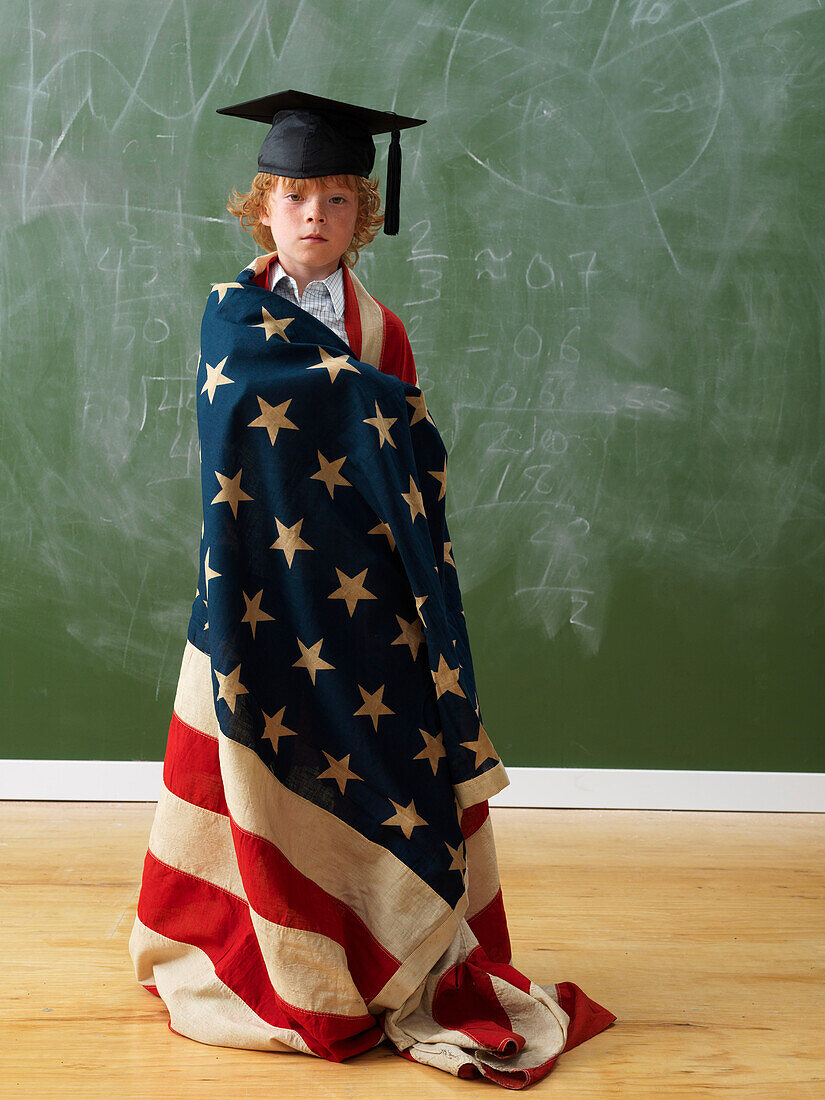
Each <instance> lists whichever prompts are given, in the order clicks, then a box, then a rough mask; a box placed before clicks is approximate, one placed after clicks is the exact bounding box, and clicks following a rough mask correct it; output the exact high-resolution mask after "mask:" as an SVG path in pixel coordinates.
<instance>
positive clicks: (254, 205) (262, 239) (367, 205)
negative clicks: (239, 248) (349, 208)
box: [226, 172, 384, 267]
mask: <svg viewBox="0 0 825 1100" xmlns="http://www.w3.org/2000/svg"><path fill="white" fill-rule="evenodd" d="M320 178H321V180H322V181H323V182H324V183H326V184H328V185H329V186H331V187H336V186H337V187H349V189H350V190H351V191H354V192H355V194H356V196H357V198H358V214H357V216H356V219H355V230H354V232H353V234H352V240H351V241H350V244H349V247H348V248H347V250H346V252H345V253H344V255H343V256H342V257H341V258H342V260H343V262H344V263H345V264H346V265H347V267H354V266H355V264H356V263H357V262H358V253H359V252H360V251H361V249H362V248H363V247H364V245H365V244H370V243H371V242H372V241H373V240H374V239H375V235H376V234H377V232H378V230H379V229H380V228H381V226H382V225H383V224H384V215H383V214H382V213H381V196H380V194H379V193H378V179H377V178H373V179H365V178H364V177H363V176H354V175H343V176H321V177H320ZM279 181H283V184H284V187H285V188H287V189H289V190H290V191H295V192H296V193H297V194H299V195H301V194H303V189H304V186H305V185H306V180H303V179H291V178H290V177H288V176H275V175H272V173H271V172H258V174H257V175H256V176H255V178H254V179H253V180H252V185H251V186H250V188H249V190H248V191H246V192H239V191H237V190H235V189H234V188H233V189H232V194H231V195H230V196H229V202H228V203H227V204H226V209H227V210H228V211H229V213H230V214H234V216H235V217H236V218H238V219H239V221H240V223H241V226H242V228H243V229H245V230H246V232H247V233H250V234H251V235H252V238H253V240H254V241H255V242H256V244H259V245H260V246H261V248H263V249H265V250H266V251H267V252H274V251H275V249H276V247H277V245H276V243H275V239H274V238H273V236H272V231H271V230H270V228H269V226H268V225H264V224H263V222H262V221H261V213H262V212H265V210H266V200H267V197H268V195H269V192H270V191H271V190H272V189H273V188H274V187H276V186H277V185H278V182H279Z"/></svg>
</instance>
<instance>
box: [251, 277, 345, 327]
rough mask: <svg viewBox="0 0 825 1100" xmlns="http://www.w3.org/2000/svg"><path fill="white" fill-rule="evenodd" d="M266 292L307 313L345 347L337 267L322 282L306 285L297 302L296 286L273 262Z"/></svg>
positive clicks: (342, 292)
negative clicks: (301, 296)
mask: <svg viewBox="0 0 825 1100" xmlns="http://www.w3.org/2000/svg"><path fill="white" fill-rule="evenodd" d="M269 289H270V290H272V291H274V292H275V293H276V294H280V296H281V297H282V298H286V300H287V301H288V302H292V303H293V305H296V306H300V307H301V309H305V310H306V311H307V313H311V314H312V316H313V317H316V318H317V319H318V320H319V321H321V323H322V324H325V325H326V326H327V328H331V329H332V331H333V332H334V333H335V334H336V336H340V337H341V339H342V340H343V341H344V343H345V344H346V343H348V339H347V329H346V326H345V324H344V276H343V273H342V271H341V268H340V267H337V268H336V269H335V271H333V273H332V274H331V275H328V276H327V277H326V279H324V280H323V281H320V280H314V281H313V282H311V283H308V284H307V286H306V289H305V290H304V295H303V298H300V297H299V296H298V284H297V283H296V282H295V280H294V279H293V278H292V276H291V275H287V273H286V272H285V271H284V269H283V268H282V267H281V265H280V263H279V262H278V261H277V260H276V261H275V263H274V264H273V265H272V267H271V268H270V275H269Z"/></svg>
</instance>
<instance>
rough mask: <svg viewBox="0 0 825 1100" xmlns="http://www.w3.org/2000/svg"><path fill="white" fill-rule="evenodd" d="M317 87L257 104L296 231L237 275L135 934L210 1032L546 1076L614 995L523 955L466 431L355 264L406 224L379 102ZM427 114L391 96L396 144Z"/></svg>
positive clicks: (180, 1017) (207, 368) (250, 210)
mask: <svg viewBox="0 0 825 1100" xmlns="http://www.w3.org/2000/svg"><path fill="white" fill-rule="evenodd" d="M296 97H298V98H297V100H296ZM307 98H308V99H310V100H314V98H315V97H301V96H298V93H281V95H279V96H276V97H267V99H266V100H265V101H264V106H263V107H262V108H253V110H252V114H251V115H250V114H247V115H246V117H258V114H257V113H256V112H257V111H258V110H259V109H260V110H261V111H262V112H263V113H262V116H261V117H262V118H263V120H265V121H270V120H271V128H270V131H269V133H268V135H267V139H266V140H265V141H264V145H263V148H262V150H261V154H260V156H259V158H258V167H259V168H260V169H261V170H262V172H261V175H259V176H256V182H254V183H253V187H252V189H251V191H250V193H249V194H248V195H246V196H237V197H236V198H235V199H234V200H233V202H234V204H235V208H236V209H235V212H238V211H239V212H240V213H239V214H238V216H240V217H241V218H242V224H243V219H244V218H245V219H247V224H248V226H249V227H250V228H252V230H253V231H254V232H255V233H256V234H258V235H259V239H260V241H261V243H263V244H264V246H265V247H270V246H271V245H275V244H276V243H277V252H276V251H274V250H273V252H271V253H270V254H269V255H265V256H261V257H258V258H257V259H256V260H254V261H253V262H252V263H251V264H250V265H249V266H248V267H246V268H244V270H243V271H241V272H240V273H239V274H238V277H237V280H236V281H234V282H230V283H218V284H215V285H214V286H213V288H212V291H211V293H210V294H209V295H208V297H207V304H206V309H205V311H204V317H203V322H202V325H201V355H200V360H199V364H198V378H197V386H198V398H197V413H198V431H199V437H200V455H201V488H202V499H203V517H204V524H203V528H202V538H201V554H200V570H199V579H198V591H197V593H196V598H195V601H194V603H193V606H192V613H191V617H190V621H189V629H188V631H187V642H186V646H185V650H184V655H183V661H182V665H181V673H180V678H179V681H178V689H177V694H176V697H175V704H174V710H173V715H172V720H171V723H170V727H169V738H168V742H167V747H166V754H165V758H164V770H163V784H162V787H161V792H160V797H159V799H158V807H157V811H156V815H155V820H154V824H153V827H152V833H151V836H150V840H149V850H148V851H147V854H146V859H145V862H144V870H143V880H142V884H141V890H140V896H139V899H138V908H137V914H136V918H135V923H134V927H133V930H132V936H131V939H130V944H129V948H130V953H131V956H132V960H133V963H134V966H135V974H136V977H137V979H138V981H140V982H141V983H142V984H143V985H144V987H145V988H146V989H148V990H150V991H151V992H152V993H154V994H156V995H157V996H159V997H161V998H162V999H163V1001H164V1002H165V1004H166V1006H167V1008H168V1009H169V1014H170V1024H169V1026H170V1028H171V1029H172V1030H173V1031H175V1032H176V1033H178V1034H181V1035H185V1036H188V1037H189V1038H191V1039H195V1040H197V1041H199V1042H202V1043H210V1044H213V1045H218V1046H235V1047H245V1048H250V1049H256V1050H269V1051H290V1050H293V1051H294V1050H298V1051H301V1052H303V1053H305V1054H312V1055H315V1056H316V1057H319V1058H325V1059H328V1060H330V1061H336V1062H340V1061H342V1060H344V1059H345V1058H349V1057H351V1056H353V1055H355V1054H359V1053H361V1052H363V1051H366V1050H370V1049H371V1048H373V1047H375V1046H377V1045H378V1044H379V1043H381V1042H384V1041H389V1043H390V1044H391V1046H392V1048H393V1049H394V1050H395V1051H397V1053H398V1054H400V1055H402V1056H403V1057H405V1058H407V1059H408V1060H410V1061H417V1062H421V1063H423V1064H425V1065H430V1066H433V1067H435V1068H438V1069H441V1070H444V1071H445V1072H447V1073H451V1074H454V1075H456V1076H460V1077H468V1076H479V1075H483V1076H484V1077H486V1078H488V1079H489V1080H492V1081H494V1082H496V1083H497V1084H500V1085H503V1086H505V1087H508V1088H522V1087H524V1086H525V1085H527V1084H530V1083H531V1082H532V1081H534V1080H537V1079H538V1078H539V1077H543V1076H545V1075H546V1073H548V1072H549V1070H550V1068H551V1066H552V1065H553V1062H554V1061H555V1059H556V1057H557V1056H558V1054H560V1053H561V1051H562V1050H565V1049H567V1050H569V1049H570V1048H571V1047H572V1046H575V1045H576V1044H577V1043H580V1042H583V1041H584V1039H587V1038H589V1037H590V1036H592V1035H595V1034H596V1033H597V1032H598V1031H601V1030H602V1029H603V1028H605V1027H607V1026H608V1024H609V1023H611V1022H612V1021H613V1020H614V1019H615V1016H614V1015H613V1014H612V1013H610V1012H608V1011H607V1010H606V1009H603V1008H602V1007H601V1006H599V1005H597V1004H596V1002H595V1001H591V1000H590V999H589V998H587V997H586V995H585V994H584V993H583V992H582V991H581V990H580V989H579V988H578V987H577V986H575V985H573V984H572V983H568V982H565V983H561V984H560V985H558V986H539V985H536V984H535V983H533V982H531V981H530V979H529V978H528V977H527V976H526V975H524V974H521V973H520V972H519V971H518V970H517V969H515V968H514V967H513V966H512V965H511V962H510V958H511V949H510V940H509V933H508V928H507V919H506V914H505V912H504V907H503V902H502V898H501V890H500V883H499V877H498V866H497V862H496V851H495V844H494V838H493V832H492V824H491V821H490V816H489V808H488V799H489V798H491V797H492V796H493V795H495V794H497V793H498V792H499V791H501V790H503V789H504V788H505V787H506V786H507V785H508V783H509V778H508V776H507V773H506V771H505V769H504V766H503V764H502V762H501V760H500V759H499V757H498V755H497V753H496V751H495V749H494V747H493V745H492V742H491V741H490V739H489V737H488V735H487V733H486V731H485V730H484V727H483V725H482V718H481V709H480V705H479V701H478V696H477V693H476V689H475V678H474V671H473V663H472V656H471V653H470V646H469V639H468V636H467V631H466V626H465V623H464V615H463V609H462V604H461V593H460V588H459V583H458V574H457V569H456V563H455V559H454V557H453V551H452V542H451V540H450V533H449V529H448V527H447V522H446V507H447V497H446V487H447V485H446V482H447V452H446V449H445V447H444V444H443V441H442V439H441V436H440V434H439V432H438V429H437V427H436V425H435V422H434V421H433V419H432V417H431V416H430V414H429V412H428V410H427V405H426V401H425V399H424V395H423V394H422V393H421V391H420V390H419V389H418V388H417V386H416V385H415V384H414V383H412V382H409V381H406V380H405V379H404V378H403V374H404V372H405V371H406V372H407V373H408V375H409V373H410V372H412V377H414V367H413V365H412V356H411V355H409V344H408V342H407V340H406V336H405V335H404V334H403V326H401V323H400V322H399V321H398V319H397V318H395V316H394V314H391V313H390V312H389V310H386V309H385V308H384V307H383V306H381V305H380V304H379V303H377V302H376V301H375V299H373V298H372V297H371V296H370V295H369V294H367V292H366V290H364V288H363V287H362V286H361V284H360V282H359V281H358V280H357V279H356V277H355V276H354V275H353V274H352V271H351V270H350V266H349V263H348V256H351V258H352V262H354V255H357V250H358V248H359V247H360V246H361V244H362V243H365V242H366V240H368V239H371V235H372V234H374V231H375V229H376V228H377V225H378V223H379V215H378V210H377V195H376V192H375V188H374V185H372V184H370V183H368V182H367V183H365V182H364V181H367V180H368V178H369V172H370V171H371V169H372V164H373V159H374V155H375V147H374V145H373V143H372V137H371V133H370V129H369V125H367V124H366V122H365V114H366V120H367V122H369V121H370V116H371V115H375V114H377V113H376V112H366V113H365V112H363V111H362V109H361V108H350V109H349V113H348V114H347V113H342V110H341V106H342V105H340V104H337V105H335V109H334V110H333V109H331V108H326V109H324V110H319V109H318V102H317V101H316V102H314V103H312V104H311V105H312V106H313V108H314V109H313V110H311V111H309V110H306V106H307V104H306V99H307ZM273 101H274V104H273ZM285 101H286V105H285ZM256 102H257V101H256ZM324 102H326V101H324ZM241 108H242V110H240V109H239V110H236V111H235V113H241V114H243V111H244V110H246V111H248V110H249V105H248V104H247V105H241ZM273 111H274V113H273ZM353 112H354V117H353ZM229 113H231V112H229ZM370 124H371V125H372V126H373V127H374V129H373V132H380V131H381V129H386V128H388V126H387V119H386V116H380V115H379V117H378V119H377V120H376V119H374V118H373V119H372V120H371V122H370ZM413 124H415V120H407V121H406V122H405V121H404V120H399V119H398V118H397V117H396V116H392V121H391V124H390V125H391V128H393V129H394V141H393V144H394V145H397V129H396V127H399V126H401V125H413ZM390 151H391V167H392V169H393V170H392V171H391V172H390V180H389V184H388V189H387V190H388V195H387V213H386V217H385V221H384V228H385V230H387V228H388V223H389V230H390V231H395V230H397V225H398V156H397V150H396V153H395V154H393V152H392V146H391V150H390ZM230 208H231V207H230ZM267 234H269V236H268V237H267ZM353 249H354V255H352V250H353ZM342 298H343V310H342V308H341V304H342V303H341V299H342ZM402 336H403V338H402ZM382 367H383V369H382Z"/></svg>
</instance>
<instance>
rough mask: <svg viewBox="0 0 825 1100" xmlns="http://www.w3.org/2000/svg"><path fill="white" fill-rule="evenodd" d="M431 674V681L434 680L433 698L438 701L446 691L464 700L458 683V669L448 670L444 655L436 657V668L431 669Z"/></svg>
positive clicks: (440, 654) (464, 697)
mask: <svg viewBox="0 0 825 1100" xmlns="http://www.w3.org/2000/svg"><path fill="white" fill-rule="evenodd" d="M431 671H432V674H433V680H435V697H436V699H440V698H441V696H442V695H443V694H444V693H445V692H446V691H451V692H453V694H454V695H460V696H461V698H462V699H466V698H467V696H466V695H465V694H464V691H463V689H462V688H461V687H460V685H459V683H458V673H459V671H460V669H457V668H450V666H449V665H448V664H447V662H446V661H445V660H444V654H443V653H439V655H438V668H437V669H431Z"/></svg>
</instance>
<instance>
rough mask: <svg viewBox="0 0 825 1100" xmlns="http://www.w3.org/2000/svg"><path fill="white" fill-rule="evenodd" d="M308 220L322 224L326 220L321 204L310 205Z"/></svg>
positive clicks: (313, 203)
mask: <svg viewBox="0 0 825 1100" xmlns="http://www.w3.org/2000/svg"><path fill="white" fill-rule="evenodd" d="M307 219H308V220H309V221H315V222H322V221H323V220H324V210H323V207H322V205H321V203H320V202H312V203H310V204H309V209H308V210H307Z"/></svg>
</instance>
